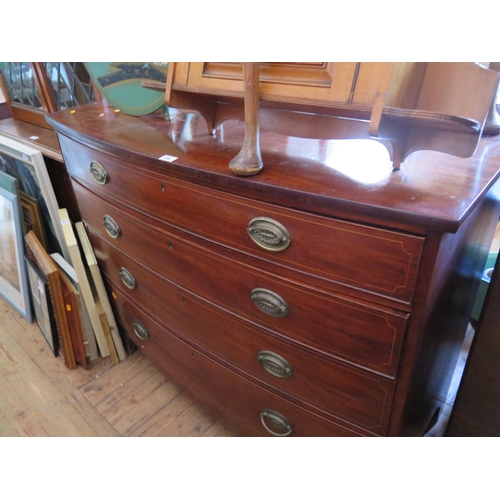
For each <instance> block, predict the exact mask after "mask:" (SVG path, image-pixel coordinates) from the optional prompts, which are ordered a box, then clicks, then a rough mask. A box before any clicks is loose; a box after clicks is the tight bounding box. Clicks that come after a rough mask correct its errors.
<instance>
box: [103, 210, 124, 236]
mask: <svg viewBox="0 0 500 500" xmlns="http://www.w3.org/2000/svg"><path fill="white" fill-rule="evenodd" d="M102 223H103V224H104V229H106V232H107V233H108V234H109V235H110V236H111V238H115V239H116V238H119V237H120V236H121V235H122V230H121V229H120V226H119V225H118V224H117V223H116V221H115V219H113V217H111V215H105V216H104V217H103V218H102Z"/></svg>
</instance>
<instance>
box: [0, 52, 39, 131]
mask: <svg viewBox="0 0 500 500" xmlns="http://www.w3.org/2000/svg"><path fill="white" fill-rule="evenodd" d="M0 75H1V77H2V78H1V79H0V83H1V84H2V89H3V93H4V95H5V98H6V99H7V104H8V106H9V109H10V112H11V115H12V116H13V117H14V118H17V119H19V120H23V121H27V122H31V123H35V124H37V125H41V126H45V127H46V128H48V127H47V126H46V125H45V116H44V115H45V113H46V112H47V110H46V109H45V107H44V102H43V99H42V96H41V93H40V86H39V83H38V81H37V75H36V72H35V70H34V68H33V66H32V64H31V63H29V62H1V63H0Z"/></svg>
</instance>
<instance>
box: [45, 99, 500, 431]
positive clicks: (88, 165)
mask: <svg viewBox="0 0 500 500" xmlns="http://www.w3.org/2000/svg"><path fill="white" fill-rule="evenodd" d="M48 121H49V123H51V124H52V125H53V126H54V128H55V130H56V131H57V133H58V137H59V142H60V145H61V150H62V153H63V156H64V161H65V164H66V167H67V169H68V172H69V174H70V176H71V179H72V186H73V189H74V193H75V195H76V199H77V200H78V208H79V211H80V214H81V218H82V220H83V222H84V223H85V226H86V228H87V230H88V233H89V236H90V239H91V242H92V245H93V246H94V249H95V252H96V255H97V258H98V261H99V265H100V268H101V271H102V273H103V275H104V277H105V281H106V284H107V287H108V291H109V293H110V296H111V297H112V299H111V301H112V304H113V307H114V310H115V313H116V318H117V320H118V322H119V324H120V326H121V327H122V328H123V330H124V331H125V332H126V333H127V335H128V336H129V337H130V339H132V340H133V341H134V342H135V343H136V345H137V346H138V348H139V349H142V350H143V351H144V354H145V355H146V356H148V357H150V359H151V360H152V361H153V362H154V363H155V364H156V365H157V366H158V368H159V369H160V370H162V371H163V372H165V373H166V374H167V375H168V376H170V377H172V378H173V379H175V380H176V381H177V383H179V385H181V386H182V387H183V388H185V390H186V391H187V392H188V393H189V394H190V395H191V396H192V397H193V399H195V400H196V401H197V402H199V403H200V404H202V405H205V406H206V407H207V408H208V409H209V410H210V411H212V412H213V413H214V414H215V415H217V416H219V417H221V418H223V419H224V420H225V422H226V424H227V425H228V427H230V428H231V429H232V430H233V431H234V432H235V433H237V434H240V435H251V436H261V435H262V436H266V435H279V436H285V435H290V436H395V435H423V434H424V433H425V431H426V429H427V427H428V426H429V423H430V422H431V419H432V417H433V415H435V414H436V411H437V410H438V409H439V407H440V405H441V404H442V402H443V401H444V398H445V396H446V392H447V389H448V385H449V381H450V378H451V375H452V372H453V368H454V363H455V360H456V357H457V355H458V352H459V350H460V346H461V340H462V338H463V336H464V334H465V330H466V327H467V323H468V317H469V315H470V311H471V309H472V305H473V302H474V297H475V292H476V290H477V286H478V283H479V276H480V271H481V269H482V266H483V265H484V261H485V259H486V254H487V251H488V247H489V243H490V241H491V239H492V237H493V232H494V229H495V225H496V222H497V220H498V202H497V198H496V196H495V192H494V191H495V190H494V185H495V182H496V180H497V178H498V175H499V168H500V153H499V152H497V150H498V149H499V148H498V147H497V144H496V142H495V139H483V140H482V142H481V145H480V150H479V151H478V153H477V154H476V155H475V156H474V157H473V158H470V159H467V160H463V159H457V158H454V157H451V156H447V155H444V154H439V153H422V152H419V153H416V154H414V155H413V156H412V157H410V158H409V159H408V160H407V162H406V163H405V165H404V166H403V168H402V170H401V171H399V172H393V171H392V169H391V166H390V161H389V159H388V155H387V152H386V151H385V149H384V148H383V146H381V145H380V144H376V143H375V142H371V141H314V140H310V139H293V138H290V137H282V136H279V135H274V134H270V133H269V134H262V137H261V148H262V156H263V160H264V163H265V165H266V168H265V170H264V171H263V172H262V173H261V174H259V175H258V176H256V177H253V178H241V177H240V178H238V177H235V176H233V175H232V174H231V172H230V171H229V170H228V169H227V164H228V161H229V159H230V158H232V157H234V154H235V152H237V151H238V148H239V145H240V144H241V138H242V136H243V128H242V127H243V126H242V124H241V123H237V122H227V123H225V124H223V125H222V126H221V127H220V129H219V131H218V133H217V135H216V136H215V137H213V136H208V135H207V134H206V131H205V130H204V124H203V123H199V121H200V119H199V117H196V116H194V115H184V114H181V113H176V114H175V118H174V121H173V122H165V121H163V119H162V116H161V115H160V114H158V115H150V116H147V117H141V118H138V117H132V116H127V115H124V114H122V113H120V112H119V111H117V110H114V109H113V108H109V107H106V106H102V105H97V104H91V105H85V106H82V107H78V108H76V109H74V110H71V111H69V110H68V111H61V112H57V113H55V114H52V115H50V116H49V117H48Z"/></svg>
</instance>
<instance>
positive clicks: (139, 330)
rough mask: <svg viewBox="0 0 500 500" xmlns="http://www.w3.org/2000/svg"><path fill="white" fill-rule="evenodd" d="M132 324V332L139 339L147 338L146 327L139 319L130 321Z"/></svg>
mask: <svg viewBox="0 0 500 500" xmlns="http://www.w3.org/2000/svg"><path fill="white" fill-rule="evenodd" d="M132 326H133V327H134V333H135V334H136V335H137V336H138V337H139V338H140V339H141V340H145V339H148V338H149V332H148V329H147V328H146V327H145V326H144V325H143V324H142V323H141V322H140V321H139V320H135V321H134V322H133V323H132Z"/></svg>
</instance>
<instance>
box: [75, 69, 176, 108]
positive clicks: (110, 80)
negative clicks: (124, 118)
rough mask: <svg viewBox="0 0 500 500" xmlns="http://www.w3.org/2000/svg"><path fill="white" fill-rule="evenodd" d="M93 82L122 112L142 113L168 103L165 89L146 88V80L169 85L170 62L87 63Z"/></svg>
mask: <svg viewBox="0 0 500 500" xmlns="http://www.w3.org/2000/svg"><path fill="white" fill-rule="evenodd" d="M84 64H85V67H86V68H87V71H88V72H89V74H90V76H91V78H92V80H93V82H94V83H95V85H96V86H97V88H98V89H99V91H100V92H101V93H102V94H103V96H104V97H105V98H106V99H107V100H108V102H109V103H110V104H111V105H112V106H114V107H116V108H119V109H120V110H121V111H122V112H124V113H127V114H130V115H135V116H141V115H147V114H149V113H153V112H154V111H156V110H158V109H160V108H161V107H162V106H163V104H164V102H165V91H163V92H161V91H158V90H151V89H147V88H144V87H143V86H142V82H152V83H156V84H158V83H159V84H161V85H163V86H165V84H166V78H167V69H168V63H148V62H134V63H127V62H123V63H120V62H118V63H109V62H86V63H84Z"/></svg>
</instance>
